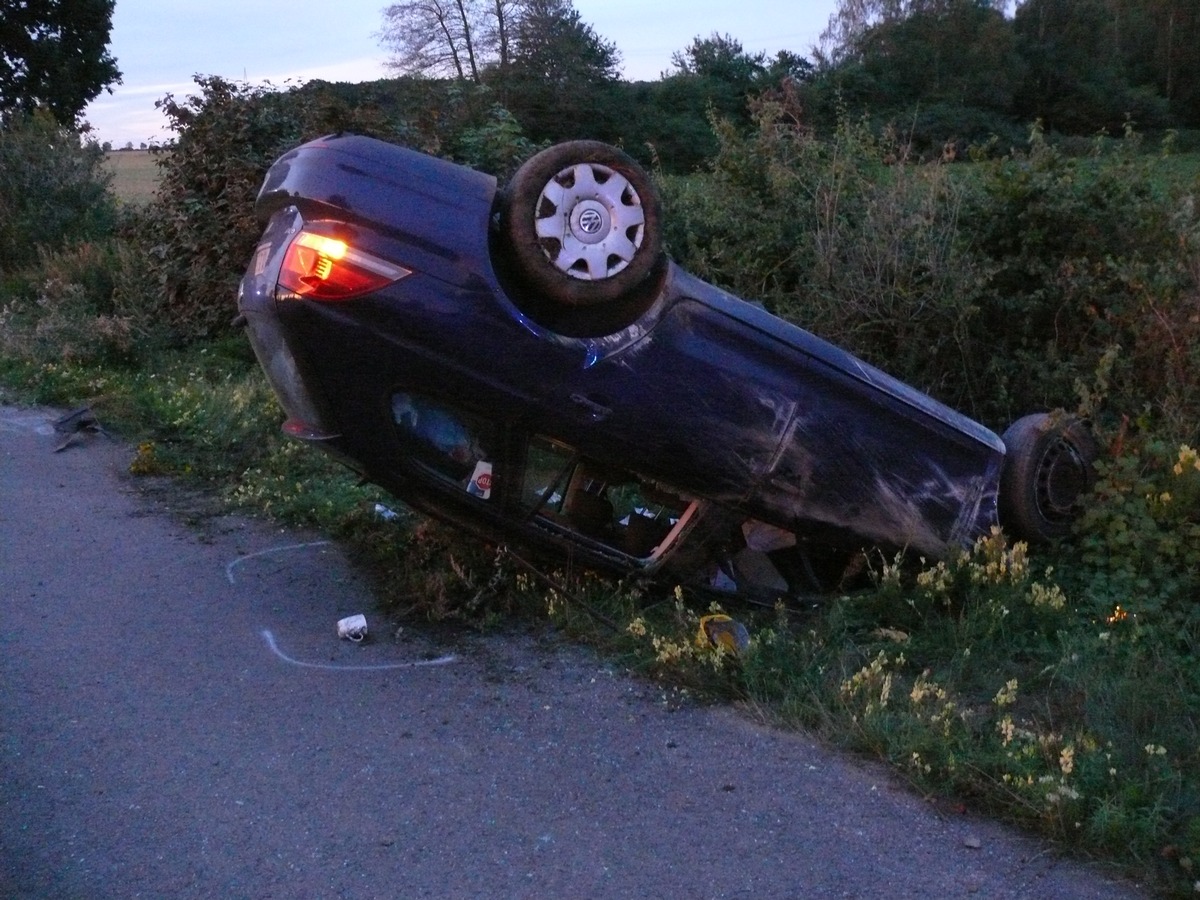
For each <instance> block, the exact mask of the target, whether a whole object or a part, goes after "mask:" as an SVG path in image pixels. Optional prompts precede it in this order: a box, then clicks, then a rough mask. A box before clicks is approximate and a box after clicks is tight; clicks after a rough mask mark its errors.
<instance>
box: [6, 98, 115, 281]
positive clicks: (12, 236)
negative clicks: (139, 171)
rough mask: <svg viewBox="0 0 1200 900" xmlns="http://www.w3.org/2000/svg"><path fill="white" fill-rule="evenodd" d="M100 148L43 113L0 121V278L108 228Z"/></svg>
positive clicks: (110, 220)
mask: <svg viewBox="0 0 1200 900" xmlns="http://www.w3.org/2000/svg"><path fill="white" fill-rule="evenodd" d="M103 163H104V151H103V150H101V149H100V146H99V145H98V144H97V143H96V142H95V141H92V140H89V139H88V138H87V137H86V136H84V135H80V134H79V133H78V132H75V131H72V130H70V129H66V128H63V127H62V126H61V125H59V124H58V123H57V122H56V121H55V120H54V117H53V116H51V115H50V114H49V113H48V112H43V111H39V112H35V113H33V114H32V115H12V116H7V117H4V118H3V119H0V274H3V273H9V274H11V273H14V272H18V271H20V270H21V269H22V268H24V267H26V266H31V265H33V264H35V263H36V262H37V259H38V252H39V250H50V251H52V250H55V249H58V248H60V247H64V246H66V245H68V244H70V243H72V242H75V241H84V240H92V239H95V238H97V237H100V236H103V235H104V234H106V233H107V232H108V231H109V229H110V228H111V226H112V223H113V218H114V214H115V213H114V205H113V201H112V198H111V197H110V196H109V195H108V193H107V189H108V182H109V175H108V173H107V172H105V171H104V169H103Z"/></svg>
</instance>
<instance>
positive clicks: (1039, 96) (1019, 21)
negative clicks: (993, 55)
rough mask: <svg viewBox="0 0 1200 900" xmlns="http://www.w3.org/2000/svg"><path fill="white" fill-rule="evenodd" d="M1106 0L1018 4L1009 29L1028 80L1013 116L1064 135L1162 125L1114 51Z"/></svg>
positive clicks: (1160, 104) (1115, 34)
mask: <svg viewBox="0 0 1200 900" xmlns="http://www.w3.org/2000/svg"><path fill="white" fill-rule="evenodd" d="M1113 13H1114V7H1113V6H1112V5H1111V0H1025V2H1024V3H1022V4H1021V6H1020V7H1018V9H1017V14H1016V19H1015V21H1014V29H1015V31H1016V35H1017V40H1018V47H1019V49H1020V52H1021V55H1022V57H1023V58H1024V59H1025V61H1026V64H1027V66H1028V71H1029V76H1028V78H1027V79H1026V82H1025V85H1024V87H1023V89H1022V91H1021V92H1020V94H1019V95H1018V100H1017V107H1016V112H1017V113H1018V114H1019V115H1020V116H1021V117H1023V118H1025V119H1027V120H1032V119H1035V118H1037V119H1041V120H1043V121H1044V122H1045V123H1046V126H1047V127H1048V128H1052V129H1055V130H1058V131H1062V132H1066V133H1069V134H1089V133H1094V132H1096V131H1097V130H1100V129H1107V130H1109V131H1119V130H1120V129H1121V127H1122V125H1123V123H1124V121H1125V120H1126V118H1127V117H1131V118H1132V119H1133V120H1134V121H1135V122H1136V123H1137V124H1138V125H1139V126H1142V127H1155V126H1158V125H1161V124H1163V121H1164V117H1165V112H1166V104H1165V102H1164V101H1163V100H1162V99H1161V98H1160V97H1156V96H1154V94H1155V90H1154V89H1153V88H1150V89H1143V90H1140V91H1139V90H1136V89H1135V88H1134V87H1133V86H1131V84H1130V82H1129V77H1128V70H1127V67H1126V65H1125V63H1124V61H1123V60H1122V58H1121V54H1120V53H1118V52H1117V47H1119V46H1120V43H1121V40H1122V38H1121V37H1120V35H1119V29H1118V22H1119V18H1118V17H1116V16H1114V14H1113Z"/></svg>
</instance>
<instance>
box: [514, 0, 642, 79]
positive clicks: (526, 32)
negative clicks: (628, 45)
mask: <svg viewBox="0 0 1200 900" xmlns="http://www.w3.org/2000/svg"><path fill="white" fill-rule="evenodd" d="M512 68H513V73H514V75H516V76H517V77H518V78H520V79H521V80H524V81H530V82H534V81H541V82H543V83H545V84H547V85H549V86H558V87H567V86H570V85H576V86H578V85H582V84H600V83H605V82H614V81H617V80H618V79H619V78H620V74H621V54H620V52H619V51H618V50H617V47H616V44H614V43H612V42H611V41H606V40H604V39H603V38H601V37H600V36H599V35H597V34H596V32H595V31H594V30H593V29H592V26H591V25H589V24H587V23H586V22H584V21H583V20H582V18H581V17H580V15H579V11H578V10H576V9H575V7H574V5H573V4H572V2H571V0H524V2H523V3H522V9H521V12H520V15H519V16H518V17H517V19H516V28H515V29H514V31H513V57H512Z"/></svg>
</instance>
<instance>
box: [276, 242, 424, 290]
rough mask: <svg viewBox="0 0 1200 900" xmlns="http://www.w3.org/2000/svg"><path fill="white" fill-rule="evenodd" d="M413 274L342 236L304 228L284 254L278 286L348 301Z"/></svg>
mask: <svg viewBox="0 0 1200 900" xmlns="http://www.w3.org/2000/svg"><path fill="white" fill-rule="evenodd" d="M411 274H412V271H411V270H410V269H406V268H404V267H403V266H398V265H396V264H395V263H390V262H388V261H387V260H385V259H380V258H379V257H378V256H374V255H372V254H370V253H366V252H364V251H362V250H357V249H355V248H354V247H352V246H350V244H348V243H347V242H346V241H344V240H341V239H339V238H333V237H327V236H325V235H322V234H315V233H314V232H311V231H301V232H300V233H299V234H297V235H296V237H295V238H293V239H292V243H291V244H290V245H289V246H288V249H287V253H286V254H284V258H283V268H282V269H281V270H280V272H279V286H280V287H281V288H283V289H284V290H285V291H288V292H290V293H292V294H294V295H299V296H301V297H309V298H311V299H313V300H349V299H351V298H352V297H361V296H362V295H363V294H369V293H371V292H372V291H377V290H379V289H380V288H383V287H386V286H387V285H389V284H391V283H392V282H394V281H399V280H400V279H401V278H403V277H404V276H406V275H411Z"/></svg>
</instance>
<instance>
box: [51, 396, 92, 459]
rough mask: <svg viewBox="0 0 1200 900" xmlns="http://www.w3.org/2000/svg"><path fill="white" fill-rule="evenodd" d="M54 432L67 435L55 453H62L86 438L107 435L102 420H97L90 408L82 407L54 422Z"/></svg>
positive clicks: (55, 449)
mask: <svg viewBox="0 0 1200 900" xmlns="http://www.w3.org/2000/svg"><path fill="white" fill-rule="evenodd" d="M54 430H55V431H57V432H58V433H59V434H63V435H66V437H64V438H63V439H62V440H61V441H59V443H58V446H56V447H55V448H54V452H55V453H61V452H62V451H63V450H66V449H67V448H68V447H70V446H71V444H73V443H76V442H77V441H79V440H81V439H82V438H84V437H87V436H89V435H93V434H105V431H104V428H103V427H102V426H101V425H100V420H99V419H97V418H96V415H95V413H93V412H92V408H91V407H90V406H81V407H79V409H76V410H72V411H71V412H69V413H67V414H66V415H63V416H61V417H59V418H58V419H56V420H55V421H54Z"/></svg>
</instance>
